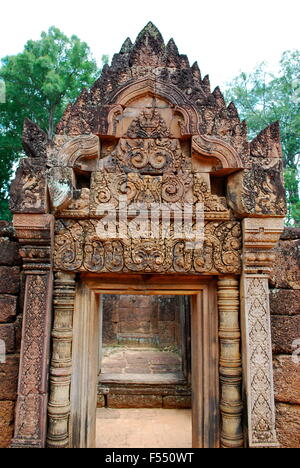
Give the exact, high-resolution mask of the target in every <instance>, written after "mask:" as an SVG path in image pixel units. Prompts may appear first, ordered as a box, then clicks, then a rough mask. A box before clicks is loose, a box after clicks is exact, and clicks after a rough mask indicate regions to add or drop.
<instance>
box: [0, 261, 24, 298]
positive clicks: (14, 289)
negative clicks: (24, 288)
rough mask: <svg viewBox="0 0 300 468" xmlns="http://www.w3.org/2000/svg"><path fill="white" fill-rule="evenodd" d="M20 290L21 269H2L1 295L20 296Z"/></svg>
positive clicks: (0, 276)
mask: <svg viewBox="0 0 300 468" xmlns="http://www.w3.org/2000/svg"><path fill="white" fill-rule="evenodd" d="M19 288H20V268H19V267H7V266H1V267H0V294H18V292H19Z"/></svg>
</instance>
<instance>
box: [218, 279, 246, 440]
mask: <svg viewBox="0 0 300 468" xmlns="http://www.w3.org/2000/svg"><path fill="white" fill-rule="evenodd" d="M218 306H219V337H220V380H221V405H220V408H221V415H222V431H221V444H222V447H224V448H241V447H243V429H242V410H243V402H242V397H241V383H242V361H241V349H240V345H241V339H240V337H241V333H240V324H239V281H238V280H237V279H235V278H234V277H230V276H227V277H224V278H220V279H219V282H218Z"/></svg>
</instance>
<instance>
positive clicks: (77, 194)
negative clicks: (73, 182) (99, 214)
mask: <svg viewBox="0 0 300 468" xmlns="http://www.w3.org/2000/svg"><path fill="white" fill-rule="evenodd" d="M73 196H74V198H73V200H72V201H71V202H70V204H68V206H67V207H66V208H65V209H64V210H62V211H61V213H60V216H61V217H66V218H69V217H70V218H78V219H79V218H87V217H88V216H89V214H90V189H88V188H83V189H81V190H74V193H73Z"/></svg>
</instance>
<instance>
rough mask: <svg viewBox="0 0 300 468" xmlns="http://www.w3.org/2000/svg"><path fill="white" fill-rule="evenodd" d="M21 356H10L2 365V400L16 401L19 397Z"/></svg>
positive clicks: (0, 395) (0, 372)
mask: <svg viewBox="0 0 300 468" xmlns="http://www.w3.org/2000/svg"><path fill="white" fill-rule="evenodd" d="M18 374H19V356H13V355H9V356H7V358H6V362H5V363H3V364H1V363H0V400H15V399H16V396H17V386H18Z"/></svg>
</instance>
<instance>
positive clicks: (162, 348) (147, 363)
mask: <svg viewBox="0 0 300 468" xmlns="http://www.w3.org/2000/svg"><path fill="white" fill-rule="evenodd" d="M100 308H101V316H102V321H101V322H102V326H101V328H102V330H101V333H100V336H101V338H100V357H99V361H100V365H99V380H98V397H97V407H98V409H97V423H98V424H100V425H101V427H102V429H103V425H104V426H105V427H106V431H105V434H106V436H105V437H104V438H103V433H102V437H101V438H99V439H98V438H97V445H98V446H100V447H107V448H108V447H112V448H122V447H127V448H130V447H136V446H138V447H153V446H154V447H161V448H176V447H182V446H184V447H186V448H189V447H191V443H192V423H191V346H190V343H191V339H190V317H191V314H190V308H191V304H190V298H189V296H172V295H161V296H160V295H156V296H151V295H134V294H133V295H130V294H128V295H115V294H108V295H102V296H101V302H100ZM147 427H148V429H147ZM174 428H178V429H177V431H176V430H175V431H174Z"/></svg>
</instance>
